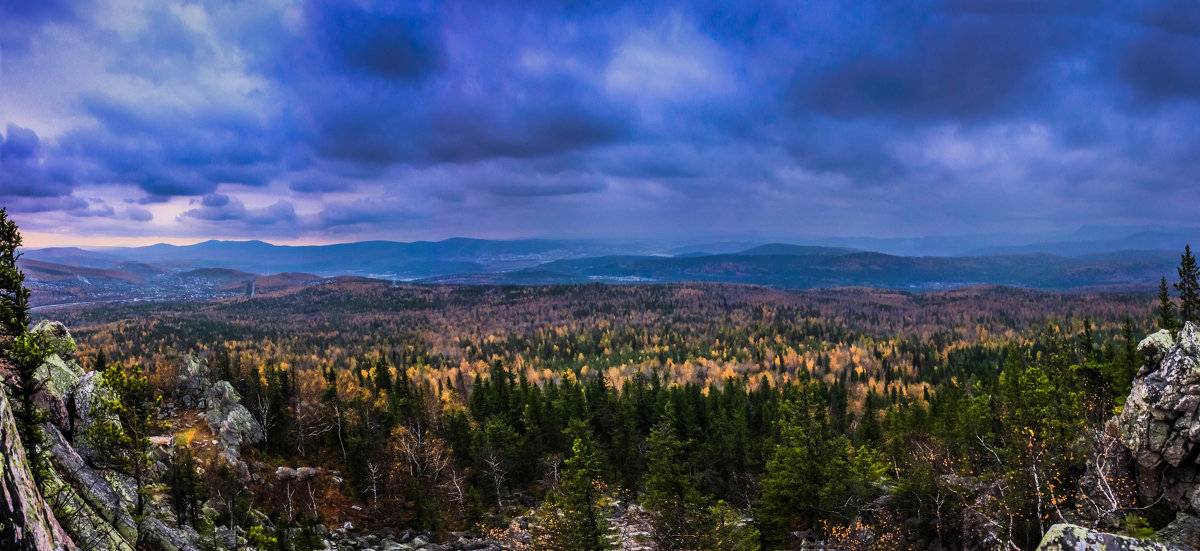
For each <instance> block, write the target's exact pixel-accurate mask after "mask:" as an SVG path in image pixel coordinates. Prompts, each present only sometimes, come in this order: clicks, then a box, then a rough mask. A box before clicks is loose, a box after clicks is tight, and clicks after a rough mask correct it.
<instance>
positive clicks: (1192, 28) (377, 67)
mask: <svg viewBox="0 0 1200 551" xmlns="http://www.w3.org/2000/svg"><path fill="white" fill-rule="evenodd" d="M0 132H2V133H3V136H2V139H0V205H3V206H6V207H7V208H8V210H9V213H10V215H11V217H12V218H13V219H15V220H16V221H17V222H18V223H19V224H20V226H21V228H22V231H23V233H24V234H25V236H26V243H27V244H28V245H32V246H46V245H108V244H127V245H136V244H148V243H154V242H160V241H161V242H172V243H190V242H195V241H199V240H204V239H211V238H217V239H262V240H266V241H271V242H276V243H331V242H346V241H358V240H368V239H389V240H398V241H412V240H422V239H444V238H449V237H454V236H465V237H479V238H498V239H504V238H518V237H575V238H578V237H592V238H606V239H609V238H624V239H630V238H638V239H675V240H678V239H688V238H692V239H701V238H703V239H735V238H760V239H774V240H789V239H791V240H795V239H800V238H802V236H878V237H909V236H924V235H959V234H975V233H988V232H1000V233H1016V234H1035V233H1037V234H1043V233H1048V232H1049V233H1052V232H1066V231H1071V230H1074V229H1076V228H1079V227H1080V226H1085V225H1094V224H1102V225H1113V226H1130V227H1141V228H1145V227H1152V228H1157V227H1163V228H1168V227H1172V228H1173V227H1196V226H1197V225H1200V220H1197V217H1198V216H1197V215H1198V214H1200V208H1198V207H1200V185H1198V184H1200V181H1198V180H1200V178H1198V177H1200V3H1197V2H1194V1H1191V0H1181V1H1176V2H1157V1H1156V2H1137V1H1111V2H1110V1H1105V0H1086V1H1056V0H995V1H993V0H970V1H966V0H964V1H957V2H928V1H920V0H918V1H913V2H895V1H890V0H883V1H878V2H871V1H858V0H830V1H824V0H812V1H803V2H782V1H780V2H750V1H747V2H726V1H714V2H671V1H656V2H604V1H592V2H572V1H564V2H552V1H540V0H531V1H527V2H508V1H496V0H490V1H478V2H475V1H456V2H424V1H412V2H369V1H364V2H332V1H314V2H303V1H290V0H266V1H255V2H248V1H247V2H222V1H208V2H204V1H202V2H174V1H147V2H131V1H111V2H97V3H92V2H88V1H73V0H44V1H37V2H33V1H23V0H15V1H8V0H0Z"/></svg>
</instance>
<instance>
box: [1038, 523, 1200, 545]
mask: <svg viewBox="0 0 1200 551" xmlns="http://www.w3.org/2000/svg"><path fill="white" fill-rule="evenodd" d="M1037 549H1038V551H1195V550H1194V549H1192V548H1191V547H1186V546H1181V545H1172V544H1166V543H1159V542H1156V541H1150V540H1139V539H1137V538H1128V537H1125V536H1118V535H1115V534H1107V533H1104V532H1096V531H1094V530H1088V529H1087V528H1083V527H1081V526H1075V525H1074V524H1055V525H1054V526H1051V527H1050V530H1048V531H1046V535H1045V536H1043V537H1042V542H1041V543H1040V544H1038V547H1037Z"/></svg>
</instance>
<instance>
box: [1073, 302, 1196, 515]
mask: <svg viewBox="0 0 1200 551" xmlns="http://www.w3.org/2000/svg"><path fill="white" fill-rule="evenodd" d="M1179 335H1180V338H1179V340H1178V342H1176V340H1175V339H1174V338H1172V336H1171V334H1170V332H1168V331H1159V332H1157V333H1155V334H1153V335H1150V336H1149V337H1146V338H1145V339H1144V340H1142V342H1141V343H1140V344H1139V345H1138V350H1139V351H1140V352H1141V353H1142V358H1143V359H1144V363H1143V365H1142V367H1141V369H1140V370H1139V371H1138V375H1137V377H1136V378H1135V379H1134V381H1133V388H1132V389H1131V390H1130V392H1129V397H1128V398H1127V399H1126V401H1125V407H1124V408H1123V410H1122V411H1121V413H1120V414H1119V415H1117V416H1115V417H1113V419H1111V420H1109V421H1108V424H1107V425H1106V428H1105V431H1104V433H1103V434H1102V435H1101V437H1100V439H1099V444H1098V445H1100V446H1102V447H1104V448H1106V449H1108V451H1109V452H1111V451H1112V449H1113V448H1114V447H1115V446H1117V445H1119V446H1120V447H1123V448H1124V449H1125V450H1128V453H1129V458H1128V459H1129V460H1126V459H1124V458H1120V460H1119V461H1118V460H1114V461H1101V462H1099V463H1101V464H1100V465H1092V466H1090V467H1089V468H1090V472H1089V473H1088V475H1086V476H1084V477H1082V478H1081V479H1080V480H1081V482H1086V483H1087V484H1088V485H1092V486H1094V485H1095V483H1096V482H1103V481H1106V480H1107V481H1116V480H1133V481H1135V483H1136V486H1137V488H1136V489H1137V492H1136V495H1140V496H1141V497H1142V498H1143V499H1147V500H1150V501H1154V500H1157V499H1159V497H1160V496H1161V497H1162V498H1163V499H1164V500H1165V501H1166V502H1167V503H1168V504H1169V505H1171V506H1172V507H1173V508H1174V509H1175V510H1178V511H1183V512H1185V513H1188V514H1192V515H1195V514H1197V513H1200V509H1198V508H1197V506H1200V495H1198V493H1197V491H1196V490H1197V484H1196V481H1197V480H1198V479H1200V465H1197V457H1198V456H1200V357H1198V356H1197V352H1200V350H1197V347H1196V346H1195V344H1196V343H1197V341H1198V340H1200V337H1198V335H1197V327H1196V325H1194V324H1192V323H1191V322H1188V323H1186V324H1185V325H1184V328H1183V330H1182V331H1180V333H1179ZM1110 455H1111V456H1112V457H1114V458H1116V457H1117V455H1119V454H1111V453H1110ZM1098 471H1104V472H1098ZM1081 489H1083V490H1084V492H1085V493H1087V494H1089V495H1092V492H1090V491H1089V490H1088V489H1087V488H1083V485H1082V484H1081ZM1110 493H1111V492H1110ZM1117 493H1121V492H1117ZM1121 505H1125V504H1121ZM1101 514H1104V513H1103V512H1101ZM1106 522H1111V519H1106Z"/></svg>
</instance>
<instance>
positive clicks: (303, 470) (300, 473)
mask: <svg viewBox="0 0 1200 551" xmlns="http://www.w3.org/2000/svg"><path fill="white" fill-rule="evenodd" d="M315 476H317V470H316V469H314V468H312V467H300V468H299V469H296V478H297V479H299V480H308V479H310V478H313V477H315Z"/></svg>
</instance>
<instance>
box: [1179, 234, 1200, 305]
mask: <svg viewBox="0 0 1200 551" xmlns="http://www.w3.org/2000/svg"><path fill="white" fill-rule="evenodd" d="M1178 271H1179V282H1178V283H1176V284H1175V290H1176V291H1179V324H1180V325H1182V324H1183V323H1184V322H1188V321H1200V283H1198V282H1197V278H1198V277H1200V268H1197V267H1196V257H1195V256H1193V255H1192V246H1191V245H1185V246H1184V247H1183V255H1181V256H1180V258H1179V270H1178Z"/></svg>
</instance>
